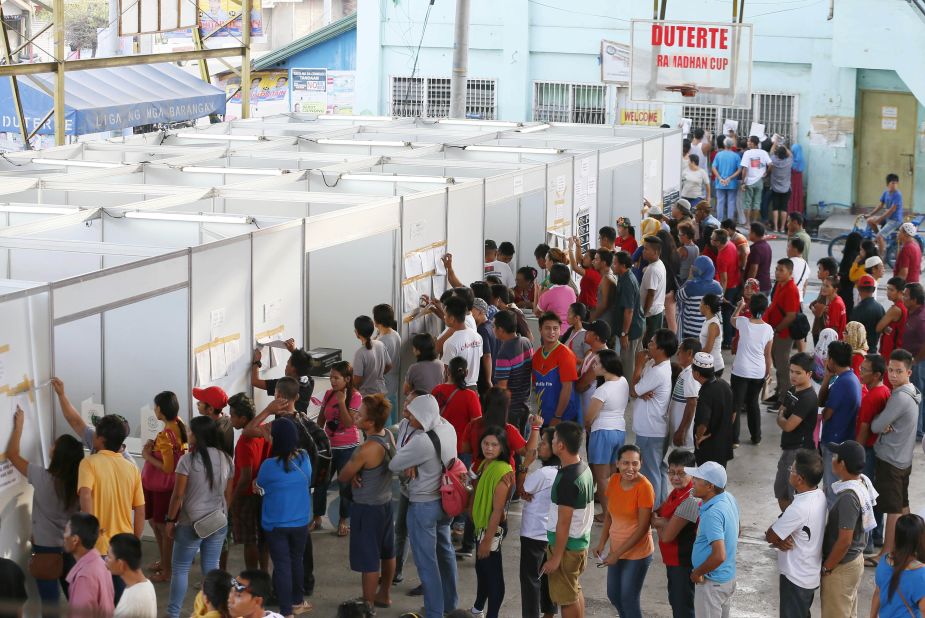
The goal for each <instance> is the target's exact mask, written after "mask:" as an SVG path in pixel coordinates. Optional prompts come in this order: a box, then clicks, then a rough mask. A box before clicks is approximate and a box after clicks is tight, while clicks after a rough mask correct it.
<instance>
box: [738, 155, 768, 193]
mask: <svg viewBox="0 0 925 618" xmlns="http://www.w3.org/2000/svg"><path fill="white" fill-rule="evenodd" d="M769 165H771V156H770V155H769V154H768V153H766V152H765V151H763V150H762V149H761V148H752V149H751V150H746V151H745V154H744V155H742V167H744V168H745V184H747V185H753V184H755V183H756V182H759V181H760V180H761V179H762V178H764V173H765V171H767V169H768V166H769Z"/></svg>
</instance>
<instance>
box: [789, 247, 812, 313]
mask: <svg viewBox="0 0 925 618" xmlns="http://www.w3.org/2000/svg"><path fill="white" fill-rule="evenodd" d="M790 261H791V262H793V282H794V283H796V284H797V291H798V292H799V293H800V302H801V303H802V302H803V292H804V291H805V290H806V282H807V281H808V280H809V264H807V263H806V260H804V259H803V258H801V257H793V258H790Z"/></svg>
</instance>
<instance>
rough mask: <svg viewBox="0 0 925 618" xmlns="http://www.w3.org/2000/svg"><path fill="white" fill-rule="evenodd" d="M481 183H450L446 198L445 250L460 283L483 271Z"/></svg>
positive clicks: (483, 247) (483, 207)
mask: <svg viewBox="0 0 925 618" xmlns="http://www.w3.org/2000/svg"><path fill="white" fill-rule="evenodd" d="M484 186H485V185H484V182H471V183H466V184H461V185H457V186H452V187H450V189H449V194H448V199H447V220H446V235H447V238H446V240H447V252H448V253H452V254H453V269H454V270H455V271H456V275H457V276H458V277H459V279H460V280H461V281H462V282H463V283H471V282H472V281H478V280H479V279H481V278H482V276H483V274H484V270H485V239H484V238H483V236H482V234H483V233H484V216H485V189H484Z"/></svg>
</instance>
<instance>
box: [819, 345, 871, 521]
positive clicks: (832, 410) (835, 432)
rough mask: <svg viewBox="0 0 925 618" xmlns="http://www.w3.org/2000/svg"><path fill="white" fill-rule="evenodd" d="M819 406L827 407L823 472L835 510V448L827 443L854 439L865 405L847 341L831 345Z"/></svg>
mask: <svg viewBox="0 0 925 618" xmlns="http://www.w3.org/2000/svg"><path fill="white" fill-rule="evenodd" d="M819 405H820V406H822V407H823V408H824V409H823V410H822V420H823V421H824V423H823V425H822V434H821V435H820V436H819V443H820V444H821V445H822V465H823V469H822V472H823V479H824V481H825V498H826V501H827V502H828V504H829V508H830V509H831V508H832V505H833V504H835V492H834V491H832V483H834V482H835V481H837V480H838V478H837V477H836V476H835V472H834V471H833V470H832V451H830V450H829V448H828V446H826V445H827V444H829V443H835V444H840V443H842V442H844V441H845V440H853V439H854V437H855V419H856V418H857V415H858V409H859V408H860V407H861V382H860V380H858V377H857V376H856V375H855V374H854V371H852V370H851V345H850V344H848V343H845V342H844V341H833V342H832V343H830V344H829V359H828V360H827V361H826V365H825V374H824V375H823V376H822V388H820V389H819Z"/></svg>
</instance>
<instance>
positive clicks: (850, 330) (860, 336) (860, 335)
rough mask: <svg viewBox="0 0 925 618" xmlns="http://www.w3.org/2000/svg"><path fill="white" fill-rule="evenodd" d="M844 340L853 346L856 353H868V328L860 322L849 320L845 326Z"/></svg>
mask: <svg viewBox="0 0 925 618" xmlns="http://www.w3.org/2000/svg"><path fill="white" fill-rule="evenodd" d="M844 341H845V343H847V344H849V345H850V346H851V351H852V352H853V353H854V354H866V353H867V350H868V346H867V329H866V328H865V327H864V325H863V324H861V323H860V322H848V325H847V326H845V339H844Z"/></svg>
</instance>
